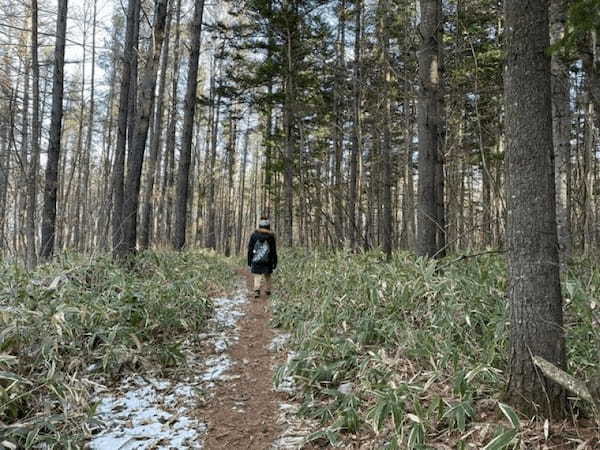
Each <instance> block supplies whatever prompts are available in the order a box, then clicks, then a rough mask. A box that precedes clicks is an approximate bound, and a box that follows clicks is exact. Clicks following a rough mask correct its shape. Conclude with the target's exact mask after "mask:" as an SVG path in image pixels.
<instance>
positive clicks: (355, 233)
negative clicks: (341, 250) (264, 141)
mask: <svg viewBox="0 0 600 450" xmlns="http://www.w3.org/2000/svg"><path fill="white" fill-rule="evenodd" d="M354 14H355V30H354V71H353V74H352V149H351V154H350V198H349V199H348V218H349V224H348V228H349V237H350V246H351V248H352V249H353V250H356V249H357V248H358V239H359V236H360V230H359V226H358V221H357V215H358V214H357V213H358V212H357V204H358V193H359V190H358V183H359V169H358V165H359V159H360V155H361V152H362V123H361V122H362V121H361V110H360V108H361V104H362V89H361V64H362V62H361V42H360V41H361V34H362V0H356V6H355V12H354Z"/></svg>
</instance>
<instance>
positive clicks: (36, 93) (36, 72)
mask: <svg viewBox="0 0 600 450" xmlns="http://www.w3.org/2000/svg"><path fill="white" fill-rule="evenodd" d="M31 73H32V80H31V81H32V95H31V101H32V103H33V105H32V113H31V159H30V161H29V174H28V178H29V179H28V182H27V231H26V233H27V267H28V268H29V269H33V268H34V267H35V266H36V265H37V253H36V242H35V235H36V233H35V228H36V226H35V212H36V208H37V177H38V172H39V165H40V127H41V124H40V65H39V62H38V2H37V0H31Z"/></svg>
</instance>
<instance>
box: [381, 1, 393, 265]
mask: <svg viewBox="0 0 600 450" xmlns="http://www.w3.org/2000/svg"><path fill="white" fill-rule="evenodd" d="M388 8H389V5H388V3H387V0H379V9H380V11H379V16H380V17H379V20H380V25H379V34H380V35H379V40H380V44H379V45H380V46H381V50H380V51H381V66H382V69H381V70H382V71H383V74H382V79H381V83H382V86H381V97H382V98H381V101H382V103H383V118H382V119H383V124H382V125H383V142H382V144H383V148H382V155H381V156H382V162H383V174H382V175H383V183H382V185H383V223H382V243H383V252H384V253H385V254H386V257H387V260H388V261H389V260H391V258H392V248H393V241H394V237H393V225H392V184H393V181H392V176H393V174H392V148H391V147H392V142H391V136H390V134H391V131H390V128H391V111H390V108H391V107H390V89H389V86H390V54H389V53H390V41H389V36H388V35H389V19H388V17H389V12H388Z"/></svg>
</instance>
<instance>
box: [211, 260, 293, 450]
mask: <svg viewBox="0 0 600 450" xmlns="http://www.w3.org/2000/svg"><path fill="white" fill-rule="evenodd" d="M239 273H240V275H241V276H243V277H244V278H245V280H246V282H247V283H248V287H247V292H249V293H250V292H252V289H251V286H250V283H251V276H250V275H249V274H248V273H247V272H246V271H242V270H240V271H239ZM243 313H244V315H243V316H242V317H241V318H240V319H239V321H238V323H237V328H238V330H239V331H238V332H239V338H238V339H237V340H236V342H235V343H233V344H232V345H231V347H229V348H228V351H227V352H228V354H229V356H230V358H231V360H232V361H234V364H233V365H232V367H231V368H230V369H229V370H228V372H227V374H228V375H229V381H228V382H226V383H219V382H218V383H217V384H216V386H215V388H214V391H213V395H212V396H211V399H210V400H209V401H208V402H207V404H206V406H205V407H204V408H203V409H202V410H201V412H200V415H201V417H203V422H204V423H206V424H208V430H207V433H206V436H205V440H204V447H205V448H206V449H211V450H213V449H215V450H216V449H240V450H241V449H269V448H272V445H273V442H274V441H276V439H277V437H278V436H279V435H280V433H281V429H280V426H279V425H278V424H277V412H278V410H279V405H280V404H281V403H282V402H284V401H285V399H286V396H285V395H282V394H280V393H277V392H275V391H274V390H273V366H274V365H275V364H277V362H278V361H276V360H275V359H277V358H283V357H284V355H278V354H277V353H274V352H271V351H269V347H270V344H271V342H272V340H273V338H274V333H273V330H272V329H271V328H270V327H269V323H270V319H271V312H270V308H269V305H268V299H267V298H265V296H264V295H263V296H262V297H261V298H260V299H254V298H252V297H251V296H250V295H249V298H248V301H247V302H246V303H245V304H244V305H243Z"/></svg>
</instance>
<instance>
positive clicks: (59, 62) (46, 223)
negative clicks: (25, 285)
mask: <svg viewBox="0 0 600 450" xmlns="http://www.w3.org/2000/svg"><path fill="white" fill-rule="evenodd" d="M66 32H67V0H59V1H58V14H57V22H56V44H55V45H56V46H55V49H54V75H53V79H54V81H53V85H52V116H51V120H50V136H49V138H48V160H47V162H46V184H45V187H44V211H43V216H42V248H41V252H40V254H41V256H42V258H44V259H50V258H51V257H52V255H53V254H54V239H55V233H56V199H57V192H58V161H59V158H60V137H61V133H62V116H63V85H64V66H65V40H66Z"/></svg>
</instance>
